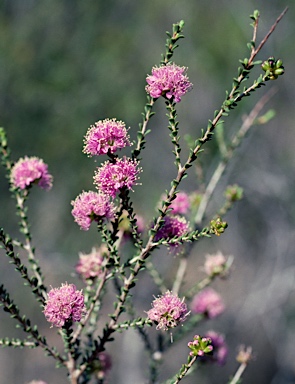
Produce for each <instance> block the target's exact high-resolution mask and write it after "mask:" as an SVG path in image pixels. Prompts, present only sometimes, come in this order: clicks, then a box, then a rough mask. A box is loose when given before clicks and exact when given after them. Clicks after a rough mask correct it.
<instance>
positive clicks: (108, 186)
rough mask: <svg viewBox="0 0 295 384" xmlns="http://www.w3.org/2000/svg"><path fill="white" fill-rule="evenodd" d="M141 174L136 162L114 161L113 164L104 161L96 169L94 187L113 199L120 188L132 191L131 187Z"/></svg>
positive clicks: (128, 160)
mask: <svg viewBox="0 0 295 384" xmlns="http://www.w3.org/2000/svg"><path fill="white" fill-rule="evenodd" d="M139 172H141V169H140V168H138V162H137V161H136V160H131V159H127V158H126V157H124V158H123V159H116V162H115V163H112V162H110V161H106V162H105V163H104V164H103V165H102V167H100V168H97V170H96V172H95V175H94V184H95V185H96V187H97V188H98V189H99V190H100V191H102V192H103V193H105V194H106V195H109V196H111V197H113V198H115V196H116V194H117V192H118V191H119V190H120V189H121V188H124V187H125V188H127V189H130V190H132V186H133V185H134V184H135V182H136V180H137V176H138V174H139Z"/></svg>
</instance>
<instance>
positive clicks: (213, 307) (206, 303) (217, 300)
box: [191, 288, 225, 319]
mask: <svg viewBox="0 0 295 384" xmlns="http://www.w3.org/2000/svg"><path fill="white" fill-rule="evenodd" d="M191 309H192V312H193V313H202V314H204V315H205V316H208V317H209V318H210V319H213V318H215V317H217V316H219V315H221V314H222V313H223V311H224V309H225V307H224V304H223V301H222V298H221V296H220V295H219V294H218V293H217V292H216V291H214V289H212V288H205V289H203V291H201V292H199V293H198V294H197V295H196V296H195V297H194V298H193V301H192V304H191Z"/></svg>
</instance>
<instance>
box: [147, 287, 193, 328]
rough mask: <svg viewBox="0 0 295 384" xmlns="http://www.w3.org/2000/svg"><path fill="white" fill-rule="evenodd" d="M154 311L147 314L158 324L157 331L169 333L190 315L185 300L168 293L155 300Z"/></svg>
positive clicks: (151, 310)
mask: <svg viewBox="0 0 295 384" xmlns="http://www.w3.org/2000/svg"><path fill="white" fill-rule="evenodd" d="M152 307H153V308H152V309H150V310H149V311H148V312H147V315H148V318H149V319H150V320H152V321H154V322H155V323H156V324H157V329H163V330H164V331H167V330H168V329H169V328H175V327H176V326H177V325H178V324H179V323H181V322H182V321H184V320H185V319H186V317H187V316H188V315H189V313H190V312H189V311H188V310H187V306H186V304H185V302H184V298H183V299H182V300H180V298H179V297H178V296H177V295H174V294H173V293H172V292H170V291H167V292H166V293H165V294H164V295H163V296H159V297H157V298H155V300H154V301H153V303H152Z"/></svg>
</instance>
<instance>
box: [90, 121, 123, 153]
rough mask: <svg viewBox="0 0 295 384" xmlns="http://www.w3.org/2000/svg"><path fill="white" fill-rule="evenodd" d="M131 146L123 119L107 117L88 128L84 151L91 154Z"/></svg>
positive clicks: (111, 151)
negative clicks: (117, 119)
mask: <svg viewBox="0 0 295 384" xmlns="http://www.w3.org/2000/svg"><path fill="white" fill-rule="evenodd" d="M126 146H130V142H129V138H128V135H127V129H126V126H125V123H123V121H116V119H111V120H110V119H105V120H100V121H97V122H96V123H95V124H94V125H91V127H90V128H89V129H88V131H87V133H86V135H85V139H84V148H83V152H84V153H86V154H87V155H89V156H95V155H104V154H106V153H108V152H110V153H115V152H116V151H117V150H118V149H121V148H124V147H126Z"/></svg>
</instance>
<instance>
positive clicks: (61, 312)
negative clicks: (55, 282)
mask: <svg viewBox="0 0 295 384" xmlns="http://www.w3.org/2000/svg"><path fill="white" fill-rule="evenodd" d="M43 312H44V315H45V317H46V320H47V321H49V322H50V323H52V325H55V326H56V327H62V326H63V325H64V324H65V323H66V322H67V321H73V322H78V321H80V320H81V318H82V315H83V314H84V312H85V306H84V296H83V293H82V291H78V290H77V289H76V287H75V285H74V284H68V283H66V284H62V286H61V287H60V288H53V289H51V290H50V291H49V293H48V298H47V300H46V304H45V307H44V311H43Z"/></svg>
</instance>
